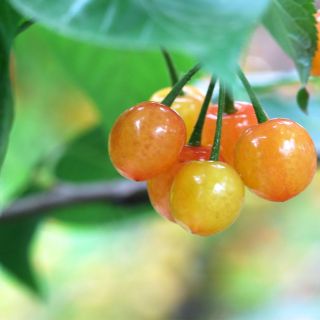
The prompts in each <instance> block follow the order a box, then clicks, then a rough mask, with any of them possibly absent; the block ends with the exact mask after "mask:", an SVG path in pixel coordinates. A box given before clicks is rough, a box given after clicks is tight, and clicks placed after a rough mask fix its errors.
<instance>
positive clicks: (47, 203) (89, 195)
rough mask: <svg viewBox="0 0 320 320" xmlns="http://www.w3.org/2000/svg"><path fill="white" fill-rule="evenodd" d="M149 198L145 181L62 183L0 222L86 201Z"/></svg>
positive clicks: (6, 211)
mask: <svg viewBox="0 0 320 320" xmlns="http://www.w3.org/2000/svg"><path fill="white" fill-rule="evenodd" d="M147 199H148V194H147V186H146V183H145V182H133V181H126V180H115V181H112V182H94V183H83V184H73V183H61V184H59V185H57V186H56V187H54V188H53V189H51V190H49V191H45V192H42V193H38V194H35V195H30V196H26V197H24V198H21V199H19V200H17V201H15V202H13V203H12V204H11V206H9V207H8V208H6V209H4V210H3V211H2V212H1V213H0V222H2V221H4V220H9V219H14V218H21V217H26V216H30V215H36V214H46V213H48V211H50V210H53V209H57V208H61V207H66V206H71V205H74V204H80V203H88V202H108V203H114V204H122V205H126V204H132V203H137V202H142V201H146V200H147Z"/></svg>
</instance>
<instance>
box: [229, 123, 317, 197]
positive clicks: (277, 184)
mask: <svg viewBox="0 0 320 320" xmlns="http://www.w3.org/2000/svg"><path fill="white" fill-rule="evenodd" d="M235 165H236V169H237V171H238V172H239V174H240V176H241V177H242V179H243V181H244V184H245V185H246V186H247V187H248V188H249V189H250V190H251V191H252V192H253V193H255V194H256V195H258V196H259V197H261V198H264V199H267V200H270V201H286V200H288V199H291V198H293V197H295V196H296V195H298V194H299V193H300V192H302V191H303V190H304V189H305V188H306V187H307V186H308V185H309V183H310V182H311V180H312V178H313V176H314V174H315V171H316V167H317V155H316V150H315V146H314V144H313V141H312V139H311V137H310V135H309V133H308V132H307V131H306V130H305V129H304V128H303V127H301V126H300V125H299V124H297V123H296V122H294V121H291V120H287V119H280V118H278V119H272V120H269V121H266V122H264V123H261V124H258V125H254V126H252V127H250V128H248V129H246V130H245V131H244V132H243V133H242V134H241V136H240V138H239V140H238V142H237V145H236V150H235Z"/></svg>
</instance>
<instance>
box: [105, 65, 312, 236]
mask: <svg viewBox="0 0 320 320" xmlns="http://www.w3.org/2000/svg"><path fill="white" fill-rule="evenodd" d="M196 71H197V70H193V71H192V72H191V73H193V74H194V73H195V72H196ZM189 73H190V72H189ZM238 75H239V77H240V80H241V81H242V83H243V84H244V86H245V87H246V89H247V91H248V94H249V96H250V98H251V102H252V104H250V103H244V102H233V101H232V99H231V101H232V103H231V105H232V109H229V112H228V109H227V108H226V100H228V99H229V100H230V95H228V92H227V91H226V88H225V86H224V85H223V84H221V83H220V93H219V103H218V105H210V106H209V102H210V101H211V97H212V92H213V89H214V85H215V81H214V80H213V79H212V80H211V83H210V86H209V88H208V92H207V95H206V97H204V96H203V95H202V94H201V93H200V92H199V91H198V90H197V89H196V88H194V87H191V86H185V84H186V82H187V80H188V79H189V78H190V74H189V77H188V76H185V77H184V78H182V79H181V80H180V81H179V82H178V83H177V84H176V85H175V86H174V87H173V89H172V90H170V88H167V89H163V90H161V91H158V92H157V93H155V94H154V95H153V96H152V97H151V100H152V101H148V102H143V103H139V104H137V105H135V106H134V107H132V108H130V109H128V110H127V111H125V112H124V113H123V114H121V115H120V116H119V118H118V119H117V121H116V122H115V124H114V126H113V128H112V130H111V133H110V137H109V153H110V158H111V160H112V163H113V164H114V166H115V168H116V169H117V170H118V171H119V172H120V173H121V174H122V175H123V176H125V177H127V178H129V179H132V180H135V181H148V182H147V185H148V193H149V197H150V200H151V203H152V205H153V206H154V208H155V209H156V211H157V212H158V213H159V214H160V215H162V216H163V217H165V218H166V219H168V220H170V221H172V222H176V223H178V224H179V225H180V226H182V227H183V228H184V229H186V230H188V231H189V232H191V233H194V234H197V235H201V236H209V235H212V234H216V233H218V232H220V231H222V230H224V229H226V228H227V227H228V226H230V225H231V224H232V223H233V222H234V221H235V220H236V218H237V217H238V215H239V213H240V211H241V208H242V205H243V202H244V194H245V192H244V190H245V189H244V185H245V186H247V187H248V188H249V189H250V190H251V191H252V192H253V193H255V194H256V195H258V196H260V197H262V198H264V199H267V200H270V201H286V200H288V199H290V198H292V197H294V196H296V195H298V194H299V193H300V192H301V191H303V190H304V189H305V188H306V187H307V186H308V184H309V183H310V182H311V180H312V178H313V175H314V173H315V170H316V165H317V162H316V151H315V147H314V144H313V141H312V139H311V137H310V136H309V134H308V133H307V131H306V130H305V129H304V128H302V127H301V126H300V125H298V124H297V123H295V122H293V121H291V120H287V119H272V120H269V119H268V118H267V116H266V114H265V113H264V111H263V109H262V107H261V105H260V103H259V101H258V99H257V98H256V96H255V94H254V92H253V90H252V88H251V87H250V85H249V84H248V82H247V80H246V78H245V76H244V74H243V73H242V71H241V70H240V71H239V72H238ZM182 89H183V90H182ZM181 90H182V92H183V94H182V95H179V92H181ZM229 102H230V101H229ZM223 112H224V115H223ZM187 142H188V144H186V143H187ZM211 148H212V150H211Z"/></svg>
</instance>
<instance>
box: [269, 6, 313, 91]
mask: <svg viewBox="0 0 320 320" xmlns="http://www.w3.org/2000/svg"><path fill="white" fill-rule="evenodd" d="M315 13H316V8H315V6H314V0H304V1H301V0H273V2H272V5H271V6H270V9H269V11H268V12H267V13H266V14H265V15H264V18H263V24H264V26H265V27H266V28H267V29H268V30H269V32H270V33H271V35H272V36H273V37H274V38H275V39H276V41H277V42H278V43H279V45H280V46H281V47H282V49H283V50H284V51H285V52H286V53H287V55H289V56H290V57H291V58H292V59H293V61H294V63H295V65H296V67H297V69H298V73H299V76H300V80H301V82H302V85H303V86H305V85H306V84H307V82H308V78H309V73H310V68H311V64H312V57H313V55H314V51H315V50H316V49H317V30H316V27H315V24H316V20H315V17H314V14H315Z"/></svg>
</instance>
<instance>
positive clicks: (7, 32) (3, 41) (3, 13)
mask: <svg viewBox="0 0 320 320" xmlns="http://www.w3.org/2000/svg"><path fill="white" fill-rule="evenodd" d="M19 21H20V16H19V15H18V14H17V13H16V12H15V11H14V10H13V9H12V8H11V6H10V5H9V4H8V3H7V1H1V3H0V140H1V144H0V168H1V166H2V163H3V160H4V157H5V154H6V151H7V145H8V140H9V134H10V129H11V125H12V120H13V98H12V91H11V84H10V75H9V60H10V50H11V44H12V42H13V39H14V37H15V34H16V27H17V25H18V23H19Z"/></svg>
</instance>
